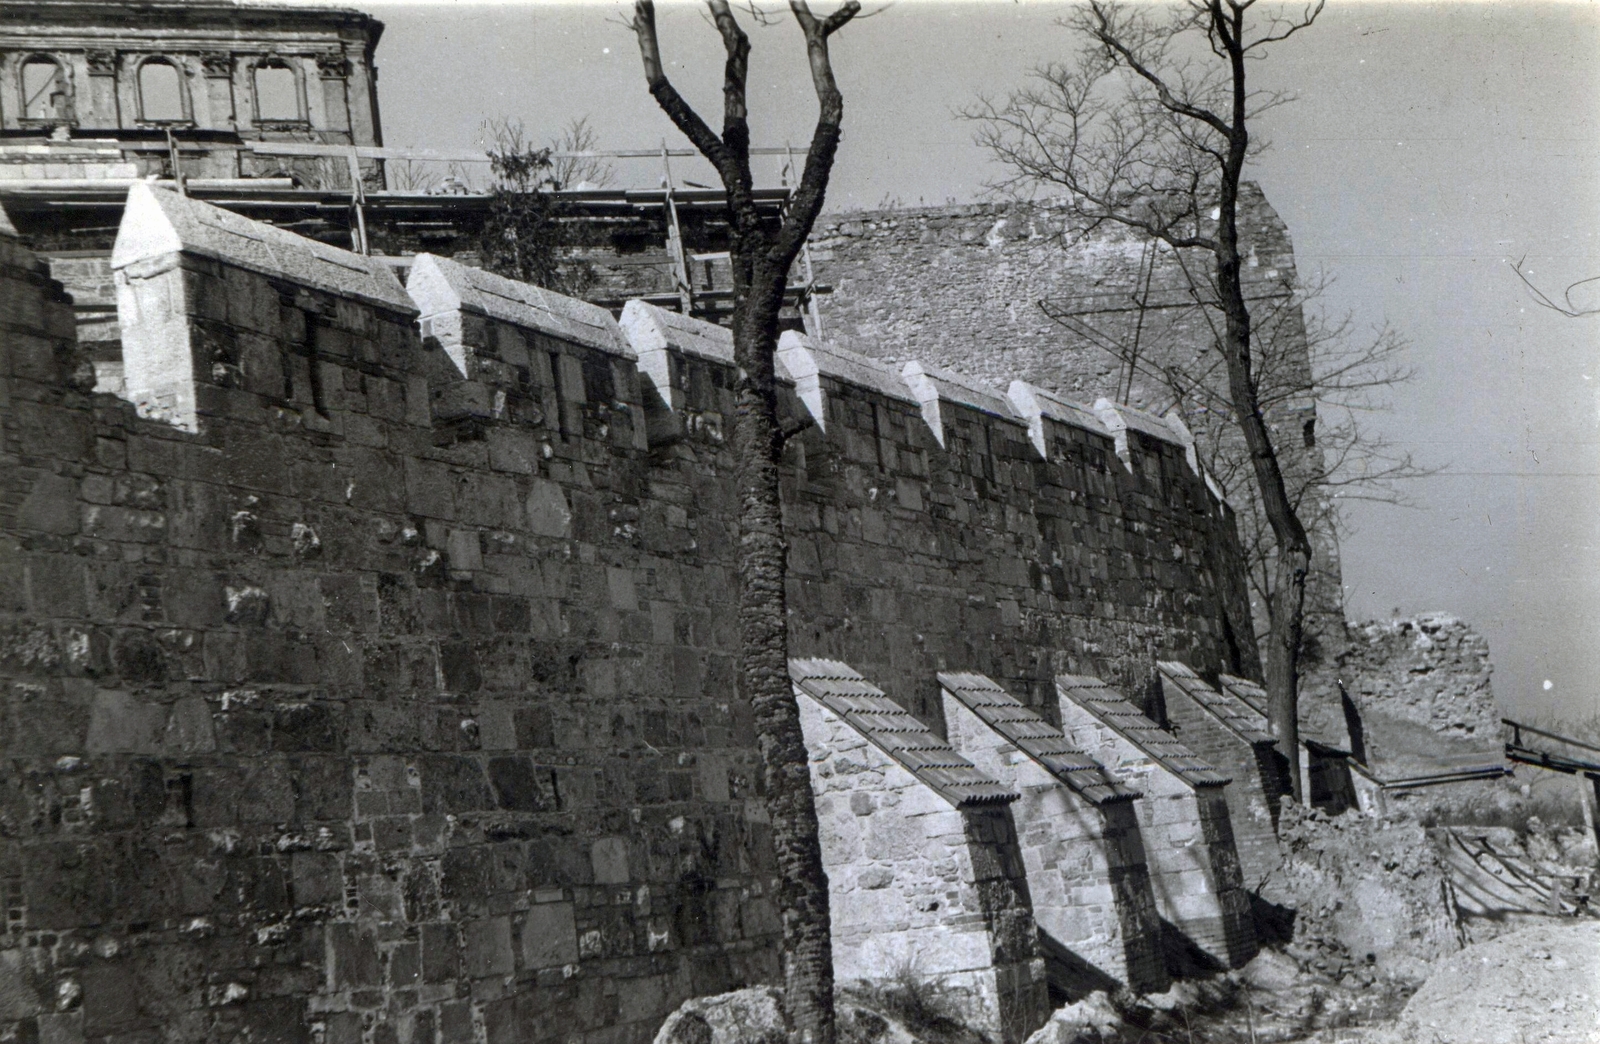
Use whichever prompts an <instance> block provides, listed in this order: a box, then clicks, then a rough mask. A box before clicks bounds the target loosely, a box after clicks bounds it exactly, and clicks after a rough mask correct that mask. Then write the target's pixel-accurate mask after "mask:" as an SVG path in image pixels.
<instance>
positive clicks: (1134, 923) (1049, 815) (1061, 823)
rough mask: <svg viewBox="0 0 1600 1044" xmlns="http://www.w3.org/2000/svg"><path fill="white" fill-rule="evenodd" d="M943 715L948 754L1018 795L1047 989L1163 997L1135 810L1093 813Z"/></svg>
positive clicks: (1016, 755)
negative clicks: (1122, 991)
mask: <svg viewBox="0 0 1600 1044" xmlns="http://www.w3.org/2000/svg"><path fill="white" fill-rule="evenodd" d="M944 705H945V722H946V727H947V729H948V734H949V738H950V744H951V746H953V747H955V748H956V749H957V750H958V751H960V752H961V753H962V754H963V755H964V756H965V757H966V758H968V759H969V760H970V761H972V763H973V764H975V765H977V766H978V768H979V769H981V770H983V772H984V773H986V774H987V775H990V776H992V777H993V778H995V779H997V780H1000V781H1001V782H1003V783H1006V784H1007V785H1009V786H1012V787H1014V788H1015V789H1016V790H1017V792H1018V794H1020V795H1021V796H1020V798H1019V799H1018V800H1017V802H1016V803H1015V804H1014V805H1012V807H1011V816H1012V819H1013V821H1014V822H1015V823H1016V824H1017V832H1018V837H1019V843H1020V846H1021V853H1022V861H1023V865H1024V867H1025V868H1026V870H1027V876H1028V892H1029V894H1030V896H1031V897H1032V900H1033V917H1034V920H1035V921H1036V922H1037V923H1038V925H1039V931H1040V936H1041V941H1042V942H1043V945H1044V954H1045V959H1046V967H1047V969H1048V972H1049V974H1050V977H1051V985H1052V987H1053V988H1054V989H1056V990H1057V991H1058V992H1059V993H1061V994H1064V995H1065V996H1066V998H1068V999H1070V1000H1077V999H1079V998H1080V997H1082V996H1084V995H1086V994H1087V993H1089V992H1091V991H1093V990H1096V989H1115V988H1116V987H1118V986H1127V987H1129V988H1131V989H1133V990H1134V991H1135V992H1138V993H1159V992H1161V991H1163V990H1165V989H1166V988H1167V986H1168V984H1169V979H1168V978H1167V973H1166V967H1165V965H1164V963H1163V960H1162V954H1161V922H1160V918H1159V917H1158V915H1157V913H1156V906H1155V896H1154V893H1153V892H1152V891H1151V887H1150V871H1149V868H1148V867H1147V866H1146V865H1145V852H1144V842H1143V840H1142V838H1141V837H1140V833H1139V825H1138V820H1137V812H1136V810H1135V802H1134V801H1131V800H1115V801H1112V802H1109V803H1107V804H1105V805H1095V804H1092V803H1091V802H1089V801H1088V800H1086V799H1085V798H1083V797H1082V796H1081V795H1079V794H1075V793H1073V792H1072V791H1071V790H1070V789H1068V788H1067V786H1066V785H1065V784H1063V783H1062V782H1061V781H1060V780H1058V779H1056V778H1055V776H1053V775H1051V773H1050V772H1049V771H1048V770H1046V769H1045V768H1044V767H1043V766H1042V765H1040V764H1039V763H1038V762H1036V761H1034V760H1033V759H1032V758H1030V757H1029V756H1028V755H1027V754H1025V753H1023V752H1022V751H1019V750H1018V749H1017V748H1016V747H1015V746H1013V745H1012V744H1010V743H1008V742H1006V741H1005V740H1004V739H1003V738H1002V737H1001V736H1000V735H999V734H998V733H996V732H995V731H994V730H993V729H992V728H990V727H989V726H988V725H987V724H985V723H984V722H983V721H982V720H981V719H979V718H978V716H977V715H976V714H974V713H972V712H971V711H970V710H968V709H967V708H966V707H964V706H962V704H961V702H960V701H959V700H956V699H953V698H951V697H949V696H946V697H945V700H944Z"/></svg>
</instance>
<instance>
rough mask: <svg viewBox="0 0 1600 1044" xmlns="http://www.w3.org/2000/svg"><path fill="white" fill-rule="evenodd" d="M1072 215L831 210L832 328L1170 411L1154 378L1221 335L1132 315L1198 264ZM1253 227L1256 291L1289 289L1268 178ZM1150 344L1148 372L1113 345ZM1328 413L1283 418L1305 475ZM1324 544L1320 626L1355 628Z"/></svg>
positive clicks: (1295, 313) (1333, 552)
mask: <svg viewBox="0 0 1600 1044" xmlns="http://www.w3.org/2000/svg"><path fill="white" fill-rule="evenodd" d="M1066 219H1067V214H1066V211H1065V210H1064V209H1063V208H1061V207H1060V206H1058V205H1056V204H1055V203H1054V202H1053V201H1051V200H1048V199H1046V200H1042V201H1038V202H1034V203H1028V204H1007V203H990V204H970V205H962V206H945V207H899V208H894V209H889V210H877V211H861V212H850V213H841V214H830V215H825V216H824V217H823V218H822V219H821V220H820V221H819V222H818V226H817V229H816V231H815V232H814V234H813V236H812V252H811V253H812V262H813V267H814V270H815V273H816V279H817V281H818V282H819V283H823V284H825V285H827V286H829V287H830V288H831V292H830V293H829V294H826V295H822V296H819V297H818V299H817V300H818V302H819V305H818V307H819V309H820V312H821V317H822V324H823V335H824V336H825V337H826V338H827V339H829V340H832V341H835V342H837V343H839V344H840V345H842V346H844V347H847V348H852V349H854V350H856V351H860V352H865V353H867V354H870V355H875V356H878V357H881V358H883V359H884V360H886V361H888V362H893V363H896V364H899V363H902V362H904V361H906V360H908V359H920V360H922V361H923V362H925V363H930V364H933V365H937V366H945V367H950V368H953V369H958V370H963V371H965V372H967V373H970V374H972V375H973V376H974V377H978V378H980V379H982V380H985V381H989V382H991V383H1001V384H1004V383H1005V382H1006V381H1009V380H1012V379H1014V378H1020V379H1022V380H1026V381H1029V382H1030V383H1033V384H1036V385H1039V386H1040V387H1042V388H1045V389H1046V390H1048V391H1051V392H1054V393H1055V394H1058V395H1061V396H1064V397H1066V398H1069V399H1076V400H1080V401H1086V402H1093V401H1094V400H1095V399H1096V398H1097V397H1100V396H1106V397H1108V398H1111V399H1114V400H1116V401H1120V402H1127V403H1129V404H1130V405H1133V406H1137V407H1139V408H1142V409H1147V410H1151V411H1152V412H1155V413H1157V414H1162V413H1165V412H1166V410H1167V409H1168V408H1169V407H1170V406H1171V405H1173V403H1172V397H1171V393H1170V392H1169V391H1167V390H1166V388H1165V387H1164V384H1163V382H1162V381H1161V379H1160V378H1159V377H1158V376H1157V377H1152V376H1151V373H1152V371H1154V372H1157V373H1159V370H1160V369H1161V368H1163V367H1168V366H1176V367H1179V368H1182V369H1184V370H1186V371H1189V372H1196V371H1199V370H1202V369H1204V366H1205V360H1206V359H1207V354H1206V353H1207V349H1208V346H1209V345H1211V344H1212V342H1213V341H1214V339H1215V335H1214V333H1213V331H1212V328H1211V326H1210V325H1209V323H1208V320H1207V318H1206V317H1205V316H1204V315H1203V314H1202V313H1201V312H1200V310H1198V309H1194V308H1178V309H1168V308H1156V309H1152V310H1148V311H1147V312H1145V314H1144V315H1142V316H1141V315H1139V314H1137V313H1136V312H1134V311H1131V310H1129V309H1128V307H1127V306H1128V301H1129V298H1130V297H1131V296H1133V295H1135V294H1138V293H1141V292H1149V293H1151V295H1152V300H1155V301H1157V302H1162V301H1171V300H1174V299H1182V300H1187V299H1188V286H1189V280H1188V277H1187V276H1186V275H1185V272H1184V266H1183V265H1180V264H1179V263H1178V261H1177V258H1176V255H1175V254H1174V253H1173V252H1172V251H1169V250H1160V251H1150V250H1147V248H1146V247H1145V245H1144V244H1143V242H1142V241H1140V240H1138V239H1136V238H1135V237H1133V236H1131V235H1129V234H1126V233H1122V232H1119V231H1118V230H1116V229H1114V228H1108V229H1100V230H1097V232H1096V233H1095V234H1094V235H1093V236H1089V237H1086V238H1082V239H1079V238H1077V237H1075V236H1073V235H1071V234H1069V232H1068V228H1067V223H1066ZM1239 225H1240V237H1241V244H1240V250H1241V253H1242V255H1243V257H1244V261H1245V264H1244V269H1243V272H1242V276H1243V279H1244V281H1245V284H1246V293H1247V295H1249V296H1251V297H1252V299H1254V298H1259V297H1262V296H1263V295H1275V294H1282V293H1283V292H1284V290H1285V288H1286V287H1289V286H1292V285H1294V283H1295V281H1296V279H1297V275H1296V271H1295V261H1294V247H1293V243H1292V241H1291V239H1290V236H1289V233H1288V229H1287V227H1286V226H1285V225H1284V223H1283V221H1282V220H1281V219H1280V218H1279V216H1278V214H1277V213H1276V211H1274V210H1273V208H1272V206H1271V204H1270V203H1269V202H1268V201H1267V199H1266V197H1265V195H1264V194H1263V193H1262V192H1261V190H1260V188H1259V187H1258V186H1256V185H1254V184H1248V183H1247V184H1245V185H1242V186H1240V201H1239ZM1185 263H1186V264H1187V266H1188V270H1189V271H1190V272H1199V273H1204V272H1206V271H1209V268H1208V262H1207V260H1206V258H1205V257H1204V256H1199V255H1194V256H1188V257H1186V258H1185ZM1174 295H1176V297H1175V296H1174ZM1041 302H1044V303H1047V304H1048V306H1049V308H1050V309H1051V310H1052V311H1054V312H1058V313H1059V312H1092V313H1093V314H1085V315H1082V316H1078V317H1076V318H1070V319H1068V320H1067V321H1066V322H1060V321H1057V320H1055V319H1052V318H1051V317H1050V315H1049V314H1047V312H1046V310H1045V309H1044V308H1042V307H1041ZM1096 310H1098V311H1096ZM1212 321H1214V318H1213V320H1212ZM1084 324H1087V326H1086V325H1084ZM1255 326H1256V333H1257V336H1258V337H1261V336H1270V337H1273V338H1274V339H1276V340H1277V341H1279V342H1280V343H1281V344H1282V345H1283V346H1284V353H1285V356H1286V366H1288V367H1295V368H1298V367H1305V368H1309V367H1310V365H1311V361H1310V359H1309V357H1308V356H1307V354H1306V347H1305V329H1304V324H1303V321H1302V318H1301V315H1300V309H1299V307H1298V305H1296V306H1294V307H1292V308H1284V307H1282V304H1281V302H1279V301H1278V300H1277V299H1276V298H1270V297H1268V298H1264V299H1262V300H1259V301H1257V302H1256V310H1255ZM1136 327H1137V331H1138V332H1137V334H1136V333H1135V329H1136ZM1136 339H1137V341H1138V344H1139V345H1140V349H1139V354H1140V359H1141V364H1142V365H1141V366H1140V367H1138V368H1136V369H1135V371H1134V372H1133V373H1132V374H1131V375H1130V374H1128V373H1127V372H1126V367H1125V366H1124V365H1123V364H1121V363H1119V361H1118V360H1117V359H1116V358H1115V357H1114V356H1113V355H1111V354H1110V353H1108V352H1107V351H1105V350H1104V349H1103V348H1102V347H1100V343H1101V342H1103V341H1106V340H1110V341H1114V342H1119V343H1121V344H1123V345H1131V344H1133V343H1134V342H1135V340H1136ZM1210 359H1212V360H1214V359H1215V356H1214V355H1212V356H1210ZM1210 372H1212V373H1217V372H1220V371H1217V370H1212V371H1210ZM1179 409H1180V410H1181V411H1182V412H1183V416H1184V420H1185V421H1186V422H1187V423H1188V425H1189V426H1190V427H1191V428H1192V429H1193V430H1194V431H1195V432H1196V433H1199V434H1200V435H1201V436H1202V439H1203V440H1206V439H1208V438H1215V437H1221V438H1222V439H1224V440H1230V441H1236V440H1237V435H1236V434H1235V433H1234V432H1233V431H1232V429H1231V428H1229V427H1227V425H1228V424H1230V423H1231V422H1229V421H1227V419H1226V418H1225V417H1221V416H1220V415H1219V414H1216V413H1213V412H1211V411H1209V410H1207V409H1206V408H1205V407H1204V405H1203V404H1201V403H1199V402H1196V401H1191V402H1186V403H1181V404H1179ZM1314 418H1315V406H1314V403H1312V402H1311V401H1310V399H1309V398H1308V397H1305V396H1295V397H1292V398H1291V399H1290V400H1289V401H1286V402H1284V403H1282V404H1281V405H1279V406H1277V407H1276V408H1274V409H1272V410H1270V411H1268V414H1267V421H1268V424H1269V427H1270V428H1271V430H1272V432H1273V434H1274V437H1275V445H1276V446H1277V447H1278V448H1279V452H1280V455H1281V459H1282V463H1283V465H1284V467H1285V470H1286V471H1287V472H1288V473H1289V474H1290V475H1291V477H1292V476H1294V475H1297V474H1306V473H1313V472H1314V471H1315V470H1317V469H1319V468H1320V467H1321V465H1320V454H1321V451H1320V450H1319V449H1317V448H1316V447H1315V446H1314V445H1311V444H1308V441H1307V438H1306V435H1305V430H1306V424H1307V422H1308V421H1312V420H1314ZM1248 485H1249V480H1248V478H1247V477H1246V476H1244V475H1240V476H1238V477H1237V478H1235V479H1232V480H1231V482H1230V486H1231V488H1230V493H1232V494H1234V495H1236V496H1246V495H1247V490H1246V488H1245V487H1246V486H1248ZM1317 544H1318V546H1317V548H1316V551H1317V561H1316V574H1315V576H1314V579H1313V583H1312V585H1311V588H1310V591H1309V595H1308V598H1309V605H1308V610H1309V612H1310V614H1311V616H1312V617H1313V621H1314V624H1315V625H1316V626H1317V627H1322V626H1326V627H1327V628H1330V629H1335V630H1336V629H1337V628H1338V627H1339V626H1340V625H1342V623H1343V614H1342V610H1340V608H1339V607H1340V605H1341V604H1342V603H1341V601H1340V596H1339V590H1340V580H1339V579H1338V577H1339V563H1338V548H1337V546H1336V544H1335V543H1334V541H1333V540H1332V539H1331V537H1324V536H1323V535H1322V534H1320V532H1319V534H1318V540H1317ZM1324 616H1325V617H1327V619H1326V620H1323V617H1324Z"/></svg>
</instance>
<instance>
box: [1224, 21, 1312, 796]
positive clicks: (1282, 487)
mask: <svg viewBox="0 0 1600 1044" xmlns="http://www.w3.org/2000/svg"><path fill="white" fill-rule="evenodd" d="M1208 6H1209V11H1210V14H1211V19H1212V26H1213V28H1214V32H1215V36H1216V38H1217V39H1218V40H1219V41H1220V42H1221V44H1222V47H1223V49H1224V51H1225V53H1226V54H1227V57H1228V62H1229V66H1230V70H1231V72H1232V79H1233V97H1232V101H1233V112H1232V119H1231V121H1230V126H1229V134H1228V135H1227V145H1228V148H1227V153H1226V155H1225V156H1224V157H1223V161H1222V178H1221V185H1220V193H1219V198H1218V220H1217V233H1216V239H1215V245H1214V253H1215V256H1216V262H1217V291H1218V296H1219V297H1220V299H1221V304H1222V312H1223V316H1224V320H1225V322H1224V331H1225V332H1224V339H1225V342H1226V343H1225V344H1224V345H1223V356H1224V358H1225V360H1226V362H1227V367H1228V389H1229V394H1230V397H1231V398H1232V399H1233V409H1234V416H1235V418H1236V420H1237V422H1238V424H1239V428H1240V431H1241V433H1242V434H1243V435H1244V439H1245V445H1246V446H1247V447H1248V449H1249V451H1250V459H1251V463H1252V465H1253V467H1254V470H1255V476H1256V485H1257V487H1258V488H1259V489H1260V492H1261V503H1262V509H1263V510H1264V511H1265V513H1266V516H1267V521H1268V523H1269V524H1270V525H1271V526H1272V535H1273V538H1274V540H1275V541H1276V543H1277V578H1278V580H1277V586H1276V590H1275V591H1274V597H1273V604H1272V605H1271V606H1270V607H1269V622H1270V626H1269V630H1268V636H1267V662H1266V679H1265V681H1266V688H1267V700H1268V707H1267V722H1268V725H1269V726H1270V728H1271V729H1272V734H1273V735H1274V736H1276V737H1277V739H1278V749H1279V751H1280V752H1281V753H1282V754H1283V755H1284V757H1285V758H1286V759H1287V760H1288V762H1289V778H1290V788H1291V791H1292V792H1293V794H1294V799H1295V800H1296V801H1302V800H1304V793H1305V791H1304V780H1302V779H1301V778H1300V776H1301V773H1300V721H1299V659H1300V642H1301V639H1302V637H1303V635H1304V630H1305V591H1306V577H1307V575H1308V574H1309V573H1310V570H1311V542H1310V540H1309V538H1308V537H1307V536H1306V531H1305V527H1304V525H1302V524H1301V522H1300V518H1299V515H1298V514H1297V513H1296V512H1295V510H1294V504H1293V502H1292V501H1291V500H1290V498H1289V491H1288V487H1287V484H1286V483H1285V482H1284V480H1283V470H1282V468H1281V467H1280V466H1279V463H1278V454H1277V451H1276V450H1275V449H1274V447H1273V445H1272V437H1271V433H1270V432H1269V431H1268V430H1267V423H1266V420H1265V418H1264V417H1263V416H1262V413H1261V403H1260V400H1259V396H1258V395H1257V382H1256V379H1255V376H1254V374H1253V373H1252V362H1251V351H1250V349H1251V343H1250V338H1251V328H1250V309H1249V307H1248V305H1247V304H1246V302H1245V297H1244V284H1243V281H1242V279H1241V258H1240V256H1239V224H1238V213H1237V208H1238V202H1239V181H1240V179H1241V177H1242V176H1243V173H1244V162H1245V157H1246V155H1247V154H1248V152H1249V147H1250V132H1249V129H1248V127H1247V125H1246V118H1247V112H1246V109H1247V104H1248V94H1247V92H1246V89H1245V62H1246V61H1247V56H1246V53H1245V45H1244V30H1245V27H1244V11H1245V8H1244V7H1242V6H1239V5H1238V4H1234V3H1227V4H1225V3H1224V0H1211V2H1210V4H1209V5H1208Z"/></svg>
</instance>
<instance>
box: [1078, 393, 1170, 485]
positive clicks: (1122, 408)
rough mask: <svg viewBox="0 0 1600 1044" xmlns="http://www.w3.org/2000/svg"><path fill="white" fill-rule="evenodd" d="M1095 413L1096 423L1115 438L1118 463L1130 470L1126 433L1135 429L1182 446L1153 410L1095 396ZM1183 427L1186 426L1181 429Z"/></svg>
mask: <svg viewBox="0 0 1600 1044" xmlns="http://www.w3.org/2000/svg"><path fill="white" fill-rule="evenodd" d="M1094 412H1095V415H1096V416H1098V417H1099V418H1100V422H1101V423H1102V424H1104V425H1105V426H1106V428H1107V429H1108V430H1109V431H1110V432H1111V437H1112V438H1113V439H1115V440H1116V444H1117V456H1119V457H1121V458H1122V463H1123V464H1125V465H1127V467H1128V468H1129V469H1130V470H1132V468H1133V458H1132V456H1131V451H1130V450H1129V448H1128V432H1129V431H1137V432H1138V433H1139V434H1141V435H1148V436H1149V437H1150V438H1153V439H1158V440H1160V441H1161V442H1165V443H1169V444H1171V445H1173V446H1183V447H1184V448H1185V449H1187V448H1188V447H1187V446H1184V442H1183V439H1182V438H1181V437H1180V436H1179V435H1178V433H1177V432H1176V431H1174V430H1173V429H1172V427H1171V426H1170V425H1168V424H1167V422H1166V421H1164V420H1162V419H1161V418H1160V417H1157V416H1156V415H1155V414H1153V413H1146V412H1145V411H1144V410H1141V409H1138V408H1137V407H1134V406H1127V405H1124V404H1122V403H1119V402H1112V401H1111V400H1110V399H1096V400H1095V401H1094ZM1185 430H1187V429H1185Z"/></svg>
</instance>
